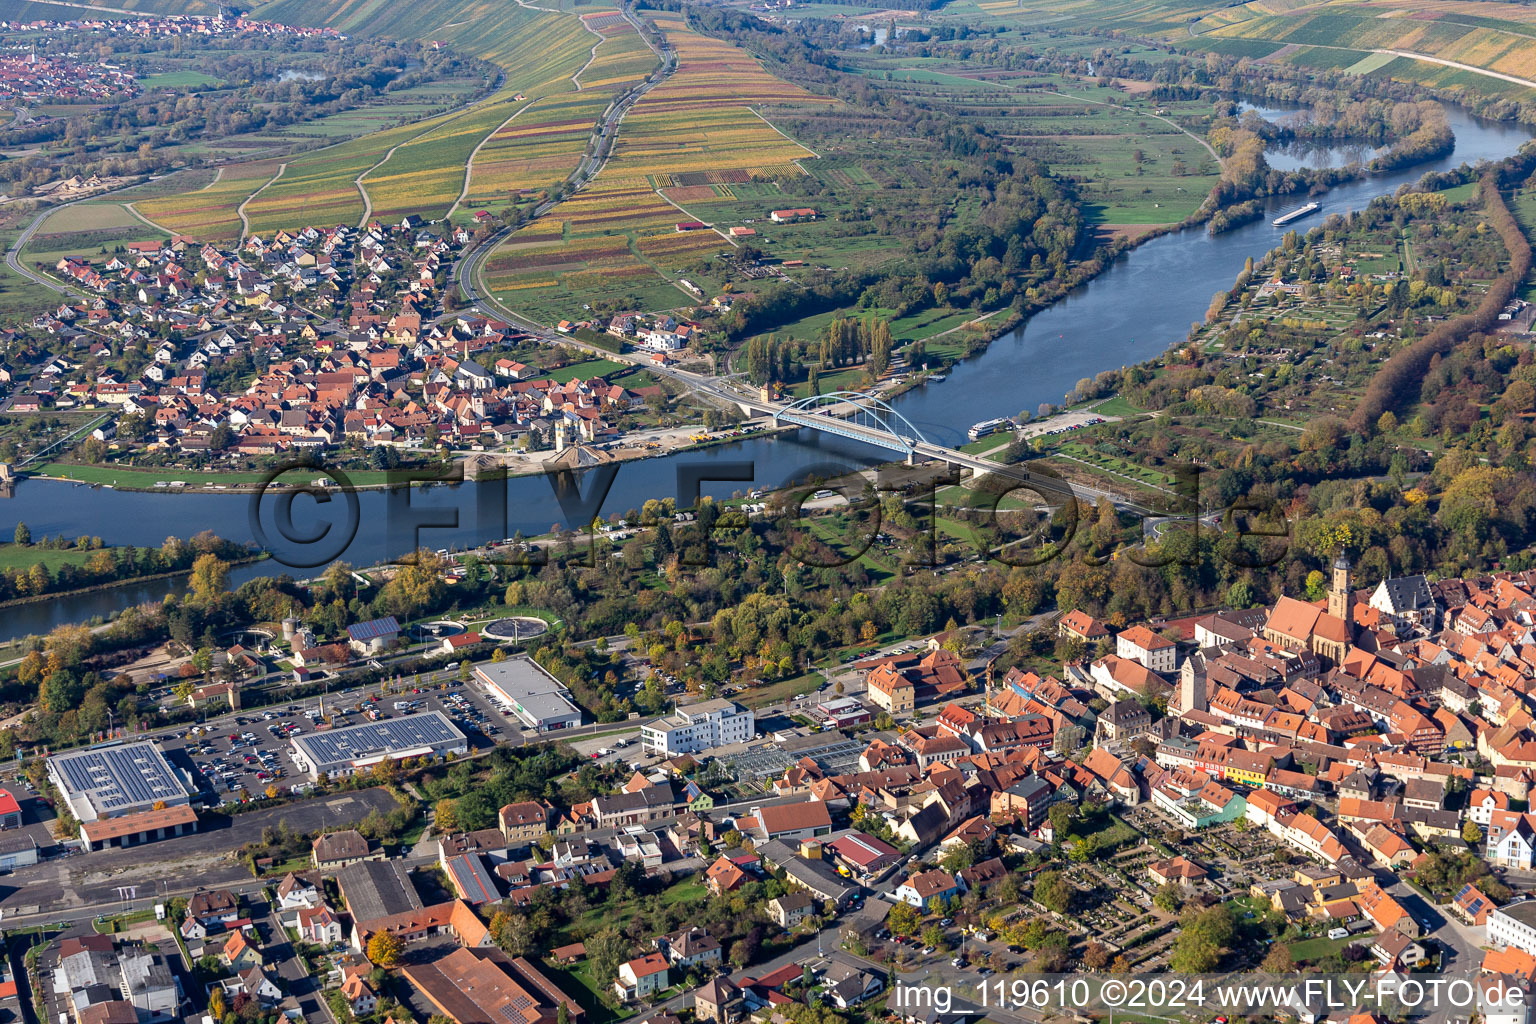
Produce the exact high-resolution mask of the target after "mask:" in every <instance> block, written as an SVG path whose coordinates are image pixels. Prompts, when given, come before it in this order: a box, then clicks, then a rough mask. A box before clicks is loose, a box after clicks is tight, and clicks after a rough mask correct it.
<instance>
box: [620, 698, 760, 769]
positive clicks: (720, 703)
mask: <svg viewBox="0 0 1536 1024" xmlns="http://www.w3.org/2000/svg"><path fill="white" fill-rule="evenodd" d="M756 732H757V719H756V716H755V715H753V713H752V709H751V708H744V707H742V706H741V705H740V704H737V703H736V702H735V701H733V700H725V699H723V698H721V699H718V700H706V701H702V702H700V703H698V704H689V705H688V706H686V707H680V708H678V709H677V710H676V711H675V712H673V713H672V714H670V715H668V716H667V717H666V718H663V719H660V720H658V721H655V722H652V723H651V724H650V725H647V726H642V727H641V729H640V744H641V746H642V747H644V749H645V752H646V753H648V754H666V755H669V756H670V755H673V754H692V753H695V752H697V751H700V750H708V749H709V748H711V747H723V746H725V745H726V744H728V743H745V742H747V741H748V740H750V739H751V738H752V737H753V736H754V735H755V734H756Z"/></svg>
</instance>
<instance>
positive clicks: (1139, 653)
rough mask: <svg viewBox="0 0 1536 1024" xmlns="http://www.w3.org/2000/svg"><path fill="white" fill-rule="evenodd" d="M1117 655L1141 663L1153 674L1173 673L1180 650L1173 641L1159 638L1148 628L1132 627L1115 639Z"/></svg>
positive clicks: (1122, 631) (1121, 632)
mask: <svg viewBox="0 0 1536 1024" xmlns="http://www.w3.org/2000/svg"><path fill="white" fill-rule="evenodd" d="M1115 653H1116V654H1117V655H1119V656H1120V657H1122V658H1127V659H1129V660H1131V661H1136V662H1140V663H1141V665H1142V666H1143V667H1144V668H1149V669H1151V670H1152V671H1153V672H1172V671H1173V669H1174V665H1175V663H1176V661H1177V655H1178V648H1177V647H1175V646H1174V643H1173V641H1172V640H1169V639H1168V638H1167V637H1165V636H1159V635H1158V634H1157V633H1154V632H1152V631H1151V630H1150V629H1148V628H1147V627H1146V626H1132V627H1131V628H1130V629H1124V630H1121V631H1120V633H1119V635H1117V636H1116V637H1115Z"/></svg>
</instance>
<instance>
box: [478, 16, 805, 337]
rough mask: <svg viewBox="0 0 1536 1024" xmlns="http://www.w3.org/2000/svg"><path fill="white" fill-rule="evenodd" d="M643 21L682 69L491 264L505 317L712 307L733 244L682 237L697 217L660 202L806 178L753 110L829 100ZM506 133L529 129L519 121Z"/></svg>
mask: <svg viewBox="0 0 1536 1024" xmlns="http://www.w3.org/2000/svg"><path fill="white" fill-rule="evenodd" d="M648 17H649V18H650V20H652V21H653V22H654V23H655V24H656V26H657V28H659V29H660V30H661V31H662V32H663V33H665V35H666V36H667V39H668V41H669V42H670V43H671V45H672V46H673V47H674V49H675V50H676V52H677V55H678V67H677V70H676V72H675V73H674V74H673V75H672V77H671V78H669V79H668V80H667V81H665V82H663V83H662V84H661V85H658V86H657V87H656V88H654V89H652V90H651V91H650V92H648V93H646V95H645V96H644V97H642V98H641V99H640V100H639V101H638V102H637V103H636V104H635V105H634V107H633V108H632V109H631V110H630V112H629V114H628V116H627V117H626V118H625V120H624V124H623V126H622V127H621V129H620V131H619V134H618V138H617V140H616V142H615V144H614V147H613V152H612V154H611V156H610V158H609V160H608V162H607V164H606V165H605V167H604V168H603V170H602V171H601V173H600V174H599V175H598V176H597V178H596V179H595V180H594V181H593V182H592V183H591V184H589V185H588V186H587V187H586V188H584V189H583V190H582V191H581V192H579V193H577V194H576V195H574V196H572V197H570V198H569V199H566V200H565V201H564V202H562V203H561V204H560V205H559V206H558V207H556V208H555V209H554V210H552V211H550V212H549V213H548V214H546V215H545V216H544V217H542V218H540V219H539V220H537V221H535V222H534V223H532V224H530V225H527V226H526V227H524V228H523V229H522V230H521V231H519V232H517V233H516V234H514V235H512V236H511V237H510V238H509V239H508V240H507V241H506V242H505V243H504V244H503V245H502V247H501V248H500V249H498V251H497V252H496V253H495V254H494V255H493V256H492V257H491V258H490V259H489V260H488V261H487V262H486V265H485V267H484V274H485V283H486V285H487V286H488V287H489V288H490V290H491V291H492V292H493V293H494V294H495V295H496V297H497V298H498V299H500V300H501V301H502V302H503V303H505V304H506V305H507V306H508V307H509V308H512V309H515V310H517V311H519V312H521V313H524V314H526V315H529V316H533V317H535V318H536V319H540V320H543V321H545V322H549V321H552V320H558V319H563V318H566V317H572V316H575V315H576V314H578V313H579V312H580V311H581V308H582V307H583V306H586V305H593V306H594V307H597V308H612V309H620V308H633V309H643V310H659V309H668V308H673V307H677V306H680V305H684V304H692V303H693V302H696V301H699V300H702V299H707V298H708V297H709V295H710V294H711V293H712V292H713V291H714V289H716V288H717V287H718V285H719V283H720V281H719V280H718V279H717V278H716V277H715V276H713V275H712V274H711V272H710V268H709V261H710V260H711V259H712V258H713V256H714V255H715V254H716V253H719V252H721V251H729V250H730V249H732V248H733V247H734V246H735V243H734V242H732V241H730V240H728V239H727V238H725V237H723V235H722V234H719V233H716V232H715V231H711V230H708V229H696V230H679V229H678V225H679V224H680V223H682V222H684V221H689V220H692V219H694V216H693V211H692V208H691V207H688V206H686V205H683V208H681V209H680V208H679V207H678V206H676V205H673V204H674V202H678V200H675V199H674V200H673V201H672V202H669V201H668V199H667V195H668V194H669V193H671V192H672V191H673V190H677V189H683V190H684V191H683V192H682V193H680V194H681V195H683V196H684V197H686V196H687V195H689V194H690V191H691V190H696V189H700V188H709V187H710V186H722V189H723V193H724V195H727V196H729V195H731V194H732V193H731V192H730V189H731V188H733V187H734V185H735V184H737V183H741V184H745V183H749V182H751V181H752V180H753V179H754V178H756V179H759V180H766V179H775V180H781V181H783V180H793V179H796V178H800V177H802V175H803V173H804V172H803V171H802V169H801V167H800V166H799V165H797V164H796V161H797V160H803V159H813V158H814V157H815V154H814V153H813V152H812V151H811V150H810V149H808V148H806V147H805V146H802V145H800V144H799V143H797V142H795V141H794V140H793V139H791V138H789V137H788V136H787V135H785V134H783V133H781V132H780V131H779V130H778V129H776V128H775V127H774V126H773V125H772V124H770V123H769V122H768V121H767V120H764V118H763V117H761V116H759V115H758V113H757V112H756V111H755V109H754V108H755V107H756V106H758V105H763V104H824V103H826V101H824V100H821V99H820V98H818V97H814V96H812V95H811V94H809V93H807V92H805V91H804V90H803V89H801V88H799V87H798V86H794V85H790V84H789V83H787V82H784V81H781V80H780V79H778V78H775V77H774V76H772V75H770V74H768V73H767V72H766V71H764V70H763V69H762V68H761V67H760V66H759V65H758V63H757V61H756V60H755V59H754V58H753V57H752V56H751V55H750V54H748V53H746V52H745V51H743V50H740V49H738V48H737V47H735V46H732V45H730V44H729V43H726V42H723V41H720V40H716V39H712V38H709V37H706V36H702V35H700V34H698V33H696V32H694V31H692V30H691V29H689V28H688V27H687V25H686V23H685V22H684V20H683V19H682V18H681V16H679V15H675V14H671V13H667V12H649V13H648ZM604 25H605V32H608V31H611V29H609V28H607V27H606V26H607V25H608V23H606V22H605V23H604ZM631 34H632V33H631ZM616 38H625V37H624V36H623V35H622V34H620V35H619V36H617V37H616ZM612 41H614V38H609V39H605V41H604V46H606V45H607V44H608V43H609V42H612ZM619 52H620V51H619V50H615V51H614V53H615V54H618V53H619ZM598 53H599V56H601V55H602V53H603V47H599V50H598ZM615 59H616V60H617V59H618V58H617V57H616V58H615ZM625 59H627V58H625ZM596 68H597V62H594V66H593V67H591V68H588V69H587V71H586V72H585V73H584V75H590V74H592V73H593V72H594V70H595V69H596ZM583 80H584V81H585V77H584V78H583ZM583 91H585V90H583ZM509 127H511V128H513V129H514V130H520V129H523V130H525V129H524V126H522V125H521V124H519V122H514V124H513V126H509ZM487 148H489V147H487ZM774 205H775V207H778V206H780V205H782V204H781V203H780V202H775V204H774ZM682 281H686V282H687V284H683V283H681V282H682ZM690 284H691V285H692V286H693V288H692V289H690V288H689V287H688V285H690Z"/></svg>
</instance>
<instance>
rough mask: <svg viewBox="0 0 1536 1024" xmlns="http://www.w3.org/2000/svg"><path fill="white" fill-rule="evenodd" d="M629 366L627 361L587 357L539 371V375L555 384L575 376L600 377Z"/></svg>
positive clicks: (567, 381) (573, 378)
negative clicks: (576, 361) (553, 368)
mask: <svg viewBox="0 0 1536 1024" xmlns="http://www.w3.org/2000/svg"><path fill="white" fill-rule="evenodd" d="M628 368H629V364H628V363H618V362H614V361H613V360H612V359H587V360H584V361H582V362H579V363H572V364H571V365H570V366H562V367H561V368H560V369H558V370H551V371H550V372H549V373H541V374H539V376H540V377H548V378H549V379H550V380H552V381H554V382H555V383H557V384H567V383H569V382H571V381H573V380H575V379H576V378H577V377H582V378H586V377H601V376H603V375H604V374H608V373H613V372H615V371H617V370H625V369H628Z"/></svg>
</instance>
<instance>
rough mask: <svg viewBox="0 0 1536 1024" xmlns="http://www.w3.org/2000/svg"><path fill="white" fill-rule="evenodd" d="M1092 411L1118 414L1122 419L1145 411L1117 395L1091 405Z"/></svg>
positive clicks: (1101, 414) (1101, 413) (1103, 414)
mask: <svg viewBox="0 0 1536 1024" xmlns="http://www.w3.org/2000/svg"><path fill="white" fill-rule="evenodd" d="M1093 411H1094V412H1096V413H1098V414H1099V415H1100V416H1119V417H1121V418H1122V419H1130V418H1131V417H1133V416H1140V415H1142V414H1143V413H1145V412H1146V410H1145V409H1141V408H1138V407H1137V406H1134V405H1132V404H1131V403H1130V402H1127V401H1126V400H1125V399H1123V398H1121V397H1120V396H1119V395H1115V396H1114V397H1113V398H1109V399H1106V400H1105V401H1103V402H1100V403H1099V404H1098V405H1096V406H1094V407H1093Z"/></svg>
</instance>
